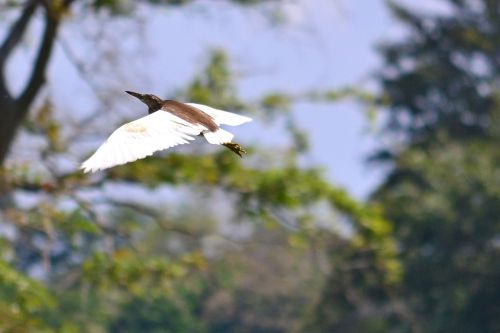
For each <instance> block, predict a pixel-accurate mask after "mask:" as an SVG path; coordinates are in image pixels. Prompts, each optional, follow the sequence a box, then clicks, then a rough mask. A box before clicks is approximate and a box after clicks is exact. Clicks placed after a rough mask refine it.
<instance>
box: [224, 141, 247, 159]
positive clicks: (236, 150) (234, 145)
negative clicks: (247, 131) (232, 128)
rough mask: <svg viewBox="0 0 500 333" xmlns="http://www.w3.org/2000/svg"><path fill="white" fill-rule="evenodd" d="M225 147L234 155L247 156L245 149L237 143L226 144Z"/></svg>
mask: <svg viewBox="0 0 500 333" xmlns="http://www.w3.org/2000/svg"><path fill="white" fill-rule="evenodd" d="M222 145H223V146H224V147H226V148H228V149H230V150H231V151H232V152H233V153H235V154H236V155H238V156H239V157H243V156H242V155H241V154H246V153H247V152H246V151H245V149H243V148H241V146H240V145H239V144H237V143H233V142H226V143H223V144H222Z"/></svg>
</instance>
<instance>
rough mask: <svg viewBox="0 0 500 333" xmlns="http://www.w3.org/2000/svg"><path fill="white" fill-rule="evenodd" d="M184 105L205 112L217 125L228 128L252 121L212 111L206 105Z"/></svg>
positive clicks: (225, 112)
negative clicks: (227, 126)
mask: <svg viewBox="0 0 500 333" xmlns="http://www.w3.org/2000/svg"><path fill="white" fill-rule="evenodd" d="M184 104H187V105H190V106H192V107H195V108H197V109H199V110H201V111H203V112H205V113H206V114H208V115H209V116H211V117H212V118H213V119H214V120H215V122H216V123H217V125H220V124H223V125H229V126H238V125H241V124H244V123H248V122H249V121H252V118H250V117H245V116H241V115H239V114H236V113H231V112H227V111H222V110H218V109H214V108H213V107H210V106H207V105H203V104H197V103H184Z"/></svg>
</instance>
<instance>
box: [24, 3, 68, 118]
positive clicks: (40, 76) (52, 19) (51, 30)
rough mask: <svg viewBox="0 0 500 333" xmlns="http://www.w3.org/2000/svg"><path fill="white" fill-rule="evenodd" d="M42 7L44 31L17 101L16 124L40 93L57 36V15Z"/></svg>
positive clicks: (47, 7)
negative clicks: (43, 9) (30, 70)
mask: <svg viewBox="0 0 500 333" xmlns="http://www.w3.org/2000/svg"><path fill="white" fill-rule="evenodd" d="M44 7H45V30H44V32H43V36H42V41H41V43H40V47H39V49H38V53H37V56H36V58H35V62H34V66H33V70H32V72H31V76H30V78H29V80H28V82H27V84H26V87H25V88H24V90H23V92H22V93H21V95H20V96H19V98H18V100H17V102H18V103H19V106H20V108H19V111H18V113H17V115H16V119H17V121H18V122H19V121H21V120H22V119H23V118H24V116H25V115H26V114H27V112H28V111H29V107H30V106H31V103H33V100H34V99H35V97H36V95H37V94H38V92H39V91H40V88H41V87H42V86H43V84H44V83H45V70H46V68H47V64H48V62H49V59H50V55H51V53H52V48H53V46H54V41H55V38H56V35H57V28H58V26H59V15H57V13H54V12H52V10H51V8H50V7H49V6H47V5H46V6H44Z"/></svg>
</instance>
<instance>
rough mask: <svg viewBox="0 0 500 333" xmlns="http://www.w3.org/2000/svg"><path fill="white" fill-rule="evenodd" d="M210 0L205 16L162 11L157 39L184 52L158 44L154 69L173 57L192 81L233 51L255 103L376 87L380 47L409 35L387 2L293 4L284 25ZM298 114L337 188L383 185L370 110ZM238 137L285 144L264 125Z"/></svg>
mask: <svg viewBox="0 0 500 333" xmlns="http://www.w3.org/2000/svg"><path fill="white" fill-rule="evenodd" d="M207 2H208V1H205V2H203V1H202V2H201V3H198V5H197V6H199V7H198V8H199V12H198V13H197V12H196V8H195V10H194V11H193V12H190V13H189V14H186V12H185V11H178V12H175V13H173V14H172V13H169V14H167V15H165V12H163V13H162V12H158V13H156V15H155V16H154V17H153V19H152V20H153V23H152V24H151V26H150V28H149V29H150V30H149V34H150V36H154V37H153V39H155V38H158V31H160V30H162V31H164V32H165V35H164V36H165V37H164V38H165V40H167V39H168V40H169V41H170V42H169V44H171V43H175V44H176V50H178V49H181V50H183V53H182V54H173V53H172V49H171V48H169V47H164V46H158V47H157V48H156V52H155V54H156V55H155V57H157V59H158V60H157V61H158V63H157V62H156V61H152V62H151V63H150V64H151V66H156V65H157V64H161V59H171V61H175V63H176V66H175V68H169V76H170V77H172V78H175V77H182V78H184V77H186V78H189V77H191V75H190V73H195V72H196V71H197V70H198V69H199V68H197V66H193V63H195V64H196V63H203V60H204V59H205V58H204V57H205V55H206V50H207V49H208V48H215V47H220V48H223V49H226V50H227V51H228V52H229V54H230V56H231V59H232V61H233V66H234V68H235V71H236V72H237V73H241V77H240V79H239V81H238V87H239V91H240V94H241V95H242V96H243V97H244V98H247V99H250V100H252V99H255V98H258V96H261V95H263V94H265V93H267V92H269V91H284V92H288V93H291V94H300V93H301V92H303V91H310V90H316V89H317V90H328V89H338V88H342V87H345V86H348V85H352V84H362V85H363V86H366V87H372V88H373V87H374V84H373V83H374V82H373V80H372V79H371V78H372V75H373V73H374V72H375V70H376V69H377V66H379V65H380V57H379V56H378V54H377V53H376V50H375V46H376V44H377V43H379V42H382V41H386V40H388V39H390V38H397V37H398V35H401V33H400V31H399V30H398V27H397V25H396V24H395V23H394V22H393V20H392V19H391V17H390V14H389V13H388V10H387V9H386V7H385V5H384V3H383V1H379V0H376V1H361V0H358V1H348V0H343V1H342V0H340V1H331V0H315V1H306V0H303V1H294V2H292V1H291V2H289V4H288V5H286V6H285V9H284V13H283V15H284V16H285V20H284V23H282V24H281V25H278V26H273V25H272V24H270V23H269V21H268V20H267V19H266V17H265V15H262V13H261V12H259V11H254V12H251V13H248V11H242V10H240V9H236V8H233V7H231V6H228V5H226V4H224V3H221V2H219V3H218V4H217V5H211V6H210V7H209V8H208V9H207V6H203V5H204V4H205V3H207ZM221 13H222V14H221ZM207 22H208V23H207ZM179 27H182V33H181V34H179V33H178V31H179ZM185 36H189V37H190V38H185ZM170 38H173V40H172V39H170ZM153 44H154V42H153ZM169 61H170V60H169ZM193 70H194V71H193ZM156 81H157V82H153V84H152V86H155V87H160V86H162V84H164V82H165V81H164V79H163V78H161V77H158V78H156ZM174 82H175V81H174ZM137 89H139V87H137ZM294 112H295V115H296V118H297V120H298V122H299V123H300V124H301V126H302V127H303V128H304V129H305V130H306V131H307V132H308V133H309V134H310V138H311V152H310V153H309V154H307V156H306V160H307V162H308V164H310V165H320V166H323V167H324V168H325V169H326V173H327V176H328V178H329V179H330V180H331V181H332V182H333V183H335V184H338V185H340V186H342V187H345V188H346V189H347V190H348V191H349V192H350V193H352V194H353V195H354V196H356V197H358V198H365V197H366V196H367V195H368V194H369V193H370V191H372V190H373V189H374V187H375V186H376V184H377V183H378V182H380V181H381V179H382V177H383V170H381V169H374V167H373V166H368V165H367V164H366V163H365V160H366V158H367V157H368V156H369V154H370V153H372V152H373V151H374V149H376V147H377V141H376V139H375V135H374V134H375V133H373V132H370V131H369V124H368V122H367V118H366V115H365V113H364V112H363V107H362V106H361V105H358V104H357V103H355V102H353V101H345V102H340V103H328V104H327V103H311V102H309V103H308V102H301V103H297V104H296V105H295V107H294ZM236 132H238V133H241V132H243V133H244V134H246V135H248V136H249V137H252V133H253V134H255V133H259V134H258V137H257V138H256V137H255V136H253V138H252V139H253V140H259V139H261V140H262V141H266V142H276V144H278V145H279V143H280V140H279V134H278V133H275V132H274V131H273V129H272V128H268V129H267V131H266V129H264V131H262V130H261V129H260V128H259V124H253V125H250V126H248V127H246V128H242V129H241V130H240V129H238V130H237V131H236ZM262 133H264V134H262Z"/></svg>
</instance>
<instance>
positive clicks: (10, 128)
mask: <svg viewBox="0 0 500 333" xmlns="http://www.w3.org/2000/svg"><path fill="white" fill-rule="evenodd" d="M16 109H17V108H16V105H15V103H14V102H13V101H9V100H7V101H5V102H3V103H1V104H0V110H1V112H2V116H1V117H0V165H3V164H4V162H5V158H6V157H7V154H8V153H9V148H10V146H11V145H12V142H13V141H14V138H15V136H16V132H17V127H18V124H17V121H16Z"/></svg>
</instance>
